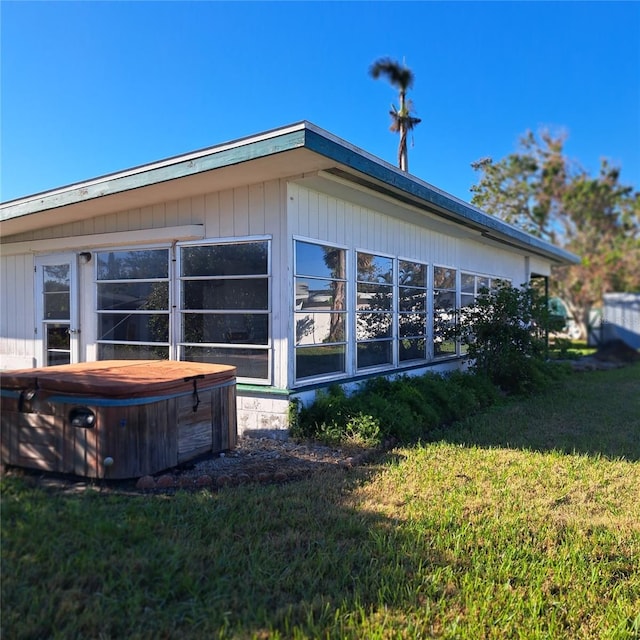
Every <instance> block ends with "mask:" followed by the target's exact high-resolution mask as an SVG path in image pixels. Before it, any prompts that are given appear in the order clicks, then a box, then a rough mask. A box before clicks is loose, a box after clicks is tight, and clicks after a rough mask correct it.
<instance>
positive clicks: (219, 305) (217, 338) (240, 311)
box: [178, 240, 271, 381]
mask: <svg viewBox="0 0 640 640" xmlns="http://www.w3.org/2000/svg"><path fill="white" fill-rule="evenodd" d="M269 274H270V265H269V243H268V241H266V240H264V241H258V242H237V243H224V244H211V245H198V246H183V247H181V248H180V318H181V323H180V339H179V342H178V346H179V349H180V360H188V361H192V362H211V363H216V364H228V365H232V366H235V367H236V369H237V375H238V377H239V378H245V379H251V380H256V381H265V380H268V379H269V378H270V374H269V371H270V364H269V362H270V357H269V355H270V349H269V346H270V339H269V335H270V327H269V320H270V300H271V295H270V286H269V284H270V278H269Z"/></svg>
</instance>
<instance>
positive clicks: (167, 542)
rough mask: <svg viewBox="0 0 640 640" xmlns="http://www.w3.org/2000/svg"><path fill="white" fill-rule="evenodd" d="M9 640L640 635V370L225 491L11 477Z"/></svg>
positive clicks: (590, 378) (6, 493)
mask: <svg viewBox="0 0 640 640" xmlns="http://www.w3.org/2000/svg"><path fill="white" fill-rule="evenodd" d="M1 588H2V621H1V625H2V628H1V631H2V637H4V638H12V639H20V638H39V639H40V638H64V639H67V638H96V639H100V638H103V639H108V638H131V639H138V638H139V639H143V638H144V639H146V638H149V639H154V640H155V639H158V638H178V637H180V638H196V639H199V638H207V639H209V638H296V639H302V638H336V639H337V638H340V639H342V638H429V637H438V638H469V639H474V640H475V639H479V638H524V639H529V638H531V639H533V638H562V639H564V638H594V639H596V638H597V639H607V638H609V639H628V638H639V637H640V366H639V365H636V366H634V367H627V368H624V369H618V370H612V371H606V372H593V373H583V374H577V375H573V376H571V377H569V378H568V379H566V380H563V381H562V383H561V386H560V387H558V388H556V389H554V390H552V391H551V392H548V393H545V394H544V395H542V396H539V397H535V398H531V399H528V400H520V401H518V402H511V403H508V404H506V405H505V406H502V407H500V408H495V409H492V410H491V411H488V412H486V413H483V414H481V415H479V416H476V417H474V418H473V419H469V420H465V421H463V422H461V423H458V424H456V425H453V426H452V427H451V428H449V429H447V430H446V431H442V432H441V433H439V434H437V435H436V437H434V438H432V440H431V441H429V442H422V443H419V444H417V445H415V446H412V447H403V448H398V449H395V450H393V451H390V452H389V453H388V454H387V455H386V456H385V457H384V458H382V459H381V460H379V461H378V462H377V463H375V464H372V465H369V466H367V467H362V468H357V469H353V470H349V471H345V470H342V471H340V470H335V471H331V472H326V473H321V474H319V475H317V476H314V477H312V478H309V479H308V480H305V481H302V482H295V483H290V484H283V485H272V486H242V487H236V488H233V489H229V490H223V491H220V492H217V493H211V492H208V491H202V492H198V493H186V492H184V493H177V494H176V495H174V496H157V495H148V496H115V495H111V494H100V493H99V491H89V492H85V493H82V494H75V495H74V494H63V493H53V492H47V491H45V490H43V489H40V488H37V487H33V486H30V484H29V482H28V479H27V478H21V477H19V476H18V477H14V476H8V477H5V478H4V479H3V481H2V585H1Z"/></svg>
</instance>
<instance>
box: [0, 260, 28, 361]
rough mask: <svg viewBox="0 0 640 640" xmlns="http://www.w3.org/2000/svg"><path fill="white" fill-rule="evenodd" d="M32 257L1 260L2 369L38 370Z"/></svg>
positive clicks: (0, 316) (0, 357) (0, 326)
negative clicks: (32, 368)
mask: <svg viewBox="0 0 640 640" xmlns="http://www.w3.org/2000/svg"><path fill="white" fill-rule="evenodd" d="M33 269H34V259H33V255H25V254H22V255H15V256H14V255H9V256H5V255H2V256H0V278H1V280H0V284H1V287H2V289H1V290H2V302H1V304H0V336H1V338H0V344H1V348H0V368H2V369H23V368H24V369H26V368H30V367H35V366H36V357H35V356H36V354H35V338H34V336H35V295H34V276H33Z"/></svg>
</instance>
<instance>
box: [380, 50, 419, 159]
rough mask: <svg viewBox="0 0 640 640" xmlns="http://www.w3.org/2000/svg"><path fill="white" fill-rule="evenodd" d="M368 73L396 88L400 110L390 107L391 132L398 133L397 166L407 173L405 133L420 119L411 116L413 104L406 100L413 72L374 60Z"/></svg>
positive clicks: (394, 63) (400, 66)
mask: <svg viewBox="0 0 640 640" xmlns="http://www.w3.org/2000/svg"><path fill="white" fill-rule="evenodd" d="M369 73H370V74H371V76H372V77H373V78H375V79H376V80H377V79H378V78H379V77H380V76H386V77H387V78H388V80H389V82H390V83H391V85H392V86H393V87H397V88H398V91H399V98H400V108H396V106H395V105H393V104H392V105H391V111H389V114H390V115H391V127H390V128H391V131H394V132H396V131H398V132H400V144H399V146H398V166H399V167H400V169H401V170H402V171H409V158H408V156H407V133H408V132H409V131H411V130H412V129H413V128H414V127H415V126H416V125H418V124H420V122H421V120H420V118H415V117H414V116H412V115H411V111H412V110H413V104H412V103H411V100H407V90H408V89H410V88H411V87H412V86H413V71H411V69H409V68H408V67H407V66H405V65H404V63H403V64H402V65H401V64H400V63H399V62H396V61H395V60H391V58H380V59H379V60H376V61H375V62H374V63H373V64H372V65H371V68H370V69H369Z"/></svg>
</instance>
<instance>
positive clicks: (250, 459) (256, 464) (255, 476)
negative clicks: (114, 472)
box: [6, 436, 393, 495]
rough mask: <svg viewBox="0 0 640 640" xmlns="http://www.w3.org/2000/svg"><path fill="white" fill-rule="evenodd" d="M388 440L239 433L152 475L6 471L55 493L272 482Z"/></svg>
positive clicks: (355, 461) (340, 463) (358, 461)
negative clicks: (332, 441) (227, 444)
mask: <svg viewBox="0 0 640 640" xmlns="http://www.w3.org/2000/svg"><path fill="white" fill-rule="evenodd" d="M392 445H393V443H392V442H387V443H385V446H383V447H380V448H377V449H370V448H365V447H357V446H353V447H328V446H326V445H323V444H321V443H318V442H313V441H307V442H300V441H296V440H293V439H290V438H289V439H274V438H267V437H254V436H251V437H240V438H239V439H238V444H237V446H236V448H235V449H233V450H232V451H226V452H224V453H221V454H216V455H210V456H203V457H201V458H198V459H195V460H191V461H189V462H188V463H185V464H183V465H180V466H178V467H174V468H173V469H168V470H166V471H164V472H162V473H158V474H155V475H153V476H143V477H142V478H134V479H131V480H109V479H108V478H107V479H88V478H79V477H75V476H68V475H63V474H54V473H45V472H40V471H34V470H30V469H20V468H18V467H9V468H7V470H6V474H7V475H19V476H21V477H22V478H23V479H24V480H25V481H27V482H28V483H29V484H31V485H32V486H37V487H40V488H43V489H46V490H50V491H52V492H56V493H79V492H83V491H86V490H97V491H100V492H101V493H105V494H108V493H117V494H130V495H140V494H149V493H173V492H175V491H177V490H197V489H206V488H210V489H216V490H217V489H223V488H226V487H234V486H239V485H244V484H251V483H260V484H274V483H284V482H290V481H293V480H300V479H303V478H305V477H308V476H309V475H311V474H314V473H320V472H323V471H328V470H331V469H344V470H348V469H351V468H354V467H357V466H360V465H362V464H365V463H366V462H368V461H370V460H372V459H373V458H375V457H376V456H377V455H379V454H381V453H382V452H383V451H385V450H386V449H388V448H390V447H391V446H392Z"/></svg>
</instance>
